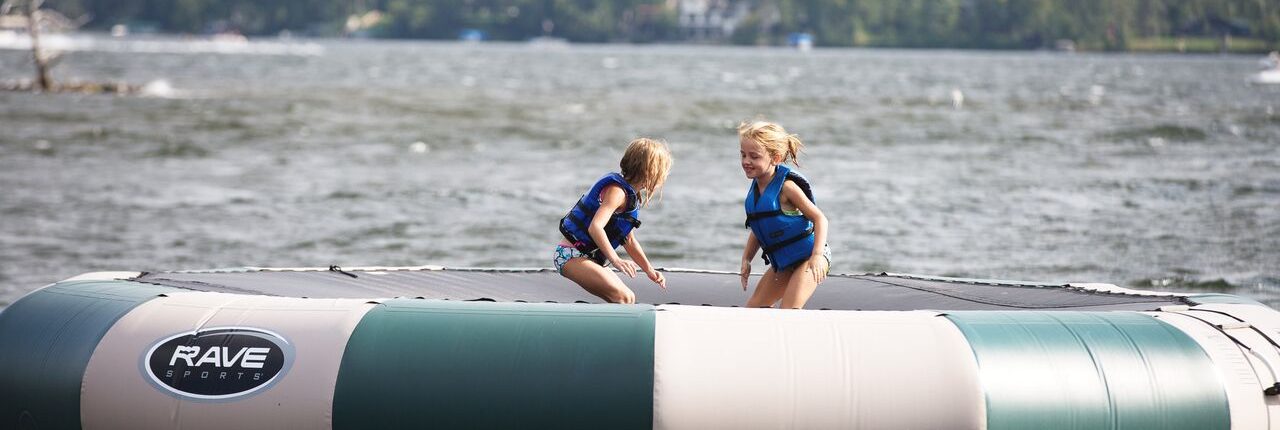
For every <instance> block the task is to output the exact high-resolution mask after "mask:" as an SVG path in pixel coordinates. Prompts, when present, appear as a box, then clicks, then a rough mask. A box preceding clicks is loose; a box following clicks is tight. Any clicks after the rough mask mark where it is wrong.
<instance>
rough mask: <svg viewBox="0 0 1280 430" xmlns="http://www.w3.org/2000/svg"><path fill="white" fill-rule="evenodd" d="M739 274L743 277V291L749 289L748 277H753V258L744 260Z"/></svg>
mask: <svg viewBox="0 0 1280 430" xmlns="http://www.w3.org/2000/svg"><path fill="white" fill-rule="evenodd" d="M738 276H741V277H742V291H747V278H750V277H751V260H742V268H741V269H738Z"/></svg>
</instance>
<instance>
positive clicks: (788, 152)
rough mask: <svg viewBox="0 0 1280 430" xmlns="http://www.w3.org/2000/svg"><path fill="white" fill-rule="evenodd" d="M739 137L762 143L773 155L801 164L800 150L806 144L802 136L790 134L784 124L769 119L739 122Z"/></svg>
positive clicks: (784, 160)
mask: <svg viewBox="0 0 1280 430" xmlns="http://www.w3.org/2000/svg"><path fill="white" fill-rule="evenodd" d="M738 138H739V139H741V140H743V141H751V142H755V143H758V144H760V146H761V147H763V148H764V150H765V151H766V152H768V153H769V155H770V156H771V157H774V158H775V159H777V158H781V159H782V161H783V162H786V161H787V160H791V162H792V163H793V164H795V165H797V166H799V165H800V158H799V157H800V150H801V149H803V148H804V144H803V143H801V142H800V137H799V136H796V135H794V134H788V133H787V130H784V129H783V128H782V126H780V125H778V124H777V123H772V122H769V121H743V122H742V124H738Z"/></svg>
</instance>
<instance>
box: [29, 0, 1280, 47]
mask: <svg viewBox="0 0 1280 430" xmlns="http://www.w3.org/2000/svg"><path fill="white" fill-rule="evenodd" d="M709 3H711V4H722V5H728V6H730V7H737V6H739V5H741V6H742V7H743V10H746V11H749V12H748V13H746V14H745V15H744V16H741V17H740V18H743V19H741V20H740V21H738V23H737V24H738V25H737V26H735V28H734V30H733V31H732V33H730V34H724V35H721V36H722V38H721V40H722V41H723V42H725V43H737V44H781V43H785V41H786V38H787V35H788V34H791V33H795V32H805V33H810V34H811V35H813V38H814V42H815V43H816V44H817V45H819V46H882V47H939V48H996V49H1037V48H1045V47H1053V46H1054V45H1055V44H1059V43H1061V42H1060V41H1071V42H1072V43H1073V44H1075V45H1077V46H1080V47H1081V48H1084V49H1095V50H1128V49H1133V48H1134V47H1135V46H1137V43H1136V42H1135V41H1137V40H1149V39H1161V38H1163V39H1174V38H1200V39H1221V40H1231V39H1232V38H1235V39H1237V40H1252V41H1255V42H1257V43H1260V44H1261V46H1260V47H1259V48H1260V49H1261V48H1267V49H1274V48H1276V47H1277V46H1278V45H1280V2H1276V1H1275V0H1076V1H1069V0H710V1H709ZM679 4H680V1H679V0H599V1H596V0H431V1H421V0H47V1H46V7H47V8H52V9H55V10H58V11H60V12H62V13H64V14H67V15H68V16H81V15H84V14H88V15H89V16H90V17H91V20H90V21H89V25H88V26H89V27H91V28H102V29H105V28H109V27H111V26H112V25H115V24H130V25H131V26H143V27H152V28H154V29H156V30H158V31H163V32H176V33H209V32H218V31H236V32H240V33H242V34H245V35H275V34H279V33H280V32H282V31H288V32H291V33H294V34H306V35H317V36H336V35H342V34H344V33H347V32H349V31H350V27H348V26H347V25H348V24H347V23H348V21H349V17H351V16H353V15H356V16H360V15H363V14H366V13H368V12H370V11H377V12H378V16H379V18H380V19H379V20H377V22H376V24H375V25H373V26H371V27H369V28H362V29H360V31H361V32H362V33H363V34H365V35H368V36H371V37H386V38H426V39H455V38H458V37H459V34H460V33H461V32H463V31H464V30H467V29H475V30H479V31H481V32H483V33H484V34H485V35H486V37H487V38H489V39H495V40H525V39H529V38H532V37H537V36H553V37H561V38H565V39H568V40H570V41H574V42H633V43H646V42H666V41H681V40H687V39H688V38H689V37H690V36H689V34H688V31H687V29H682V28H681V18H682V17H681V16H680V15H679V13H680V11H679V10H677V9H678V5H679Z"/></svg>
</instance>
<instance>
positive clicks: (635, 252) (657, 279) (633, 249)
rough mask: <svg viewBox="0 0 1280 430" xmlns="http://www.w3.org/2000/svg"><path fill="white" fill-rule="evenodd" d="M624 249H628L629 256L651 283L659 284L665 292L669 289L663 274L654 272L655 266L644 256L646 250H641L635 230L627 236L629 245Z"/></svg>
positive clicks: (624, 246)
mask: <svg viewBox="0 0 1280 430" xmlns="http://www.w3.org/2000/svg"><path fill="white" fill-rule="evenodd" d="M622 247H623V248H626V249H627V255H629V256H631V259H632V260H635V261H636V263H638V264H640V269H641V270H644V274H645V275H649V280H650V281H653V282H654V283H655V284H658V286H659V287H662V289H664V290H665V289H667V278H666V277H665V276H662V273H659V272H658V271H656V270H653V266H652V265H651V264H649V257H648V256H646V255H644V248H641V247H640V241H639V240H636V231H635V230H631V233H628V234H627V243H626V244H625V245H622Z"/></svg>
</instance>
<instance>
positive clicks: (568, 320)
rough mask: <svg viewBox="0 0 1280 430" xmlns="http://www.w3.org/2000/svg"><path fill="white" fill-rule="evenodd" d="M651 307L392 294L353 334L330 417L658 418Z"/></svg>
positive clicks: (613, 422)
mask: <svg viewBox="0 0 1280 430" xmlns="http://www.w3.org/2000/svg"><path fill="white" fill-rule="evenodd" d="M654 312H655V311H654V308H653V307H652V306H641V305H582V304H548V303H491V302H452V301H436V300H412V299H395V300H389V301H387V302H384V303H383V304H381V305H379V306H377V307H375V308H374V309H373V310H371V311H370V312H369V313H368V314H367V315H365V317H364V319H363V320H361V322H360V324H359V325H358V326H357V327H356V329H355V332H353V333H352V335H351V339H350V341H349V342H348V343H347V349H346V352H345V353H344V356H343V357H342V366H341V369H340V371H339V373H338V382H337V388H336V389H335V393H334V406H333V425H334V428H340V429H343V428H345V429H355V428H558V429H571V428H590V429H599V428H610V429H626V428H636V429H640V428H644V429H648V428H652V426H653V336H654Z"/></svg>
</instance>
